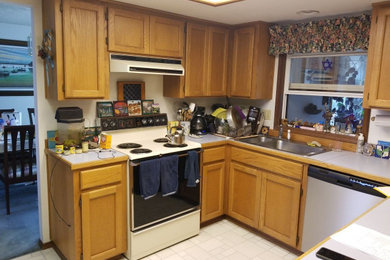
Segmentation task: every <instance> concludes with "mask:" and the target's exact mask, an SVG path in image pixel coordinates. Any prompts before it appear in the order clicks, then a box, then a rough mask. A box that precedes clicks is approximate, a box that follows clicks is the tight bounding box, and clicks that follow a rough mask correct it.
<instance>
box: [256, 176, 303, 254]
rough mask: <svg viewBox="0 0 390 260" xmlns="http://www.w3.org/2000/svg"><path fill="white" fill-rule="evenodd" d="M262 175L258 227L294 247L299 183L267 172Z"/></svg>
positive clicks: (296, 233) (296, 230)
mask: <svg viewBox="0 0 390 260" xmlns="http://www.w3.org/2000/svg"><path fill="white" fill-rule="evenodd" d="M262 176H263V177H262V178H263V179H262V189H261V201H260V222H259V229H260V230H261V231H262V232H264V233H266V234H268V235H270V236H272V237H274V238H276V239H278V240H280V241H282V242H284V243H286V244H289V245H291V246H293V247H295V246H296V245H297V242H298V241H297V235H298V216H299V203H300V191H301V184H300V182H298V181H294V180H291V179H288V178H285V177H281V176H278V175H275V174H272V173H269V172H263V173H262Z"/></svg>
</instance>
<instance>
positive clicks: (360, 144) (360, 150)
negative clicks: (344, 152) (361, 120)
mask: <svg viewBox="0 0 390 260" xmlns="http://www.w3.org/2000/svg"><path fill="white" fill-rule="evenodd" d="M363 145H364V136H363V133H359V137H358V139H357V144H356V152H357V153H363Z"/></svg>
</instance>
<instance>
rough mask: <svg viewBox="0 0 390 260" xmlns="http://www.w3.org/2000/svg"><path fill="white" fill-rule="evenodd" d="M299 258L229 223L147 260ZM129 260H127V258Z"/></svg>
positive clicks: (44, 255)
mask: <svg viewBox="0 0 390 260" xmlns="http://www.w3.org/2000/svg"><path fill="white" fill-rule="evenodd" d="M296 257H297V256H296V255H295V254H292V253H290V252H289V251H287V250H285V249H283V248H281V247H279V246H277V245H275V244H273V243H271V242H269V241H267V240H265V239H263V238H261V237H259V236H257V235H255V234H253V233H251V232H250V231H248V230H246V229H244V228H242V227H240V226H238V225H236V224H235V223H233V222H231V221H229V220H222V221H219V222H217V223H214V224H212V225H209V226H207V227H204V228H202V229H201V230H200V234H199V236H196V237H193V238H191V239H188V240H186V241H183V242H181V243H179V244H176V245H173V246H171V247H169V248H166V249H164V250H161V251H159V252H157V253H155V254H153V255H150V256H147V257H145V258H143V260H205V259H226V260H246V259H254V260H292V259H295V258H296ZM15 259H17V260H25V259H29V260H31V259H34V260H41V259H42V260H57V259H60V258H59V257H58V256H57V254H56V253H55V251H54V250H53V249H51V248H50V249H46V250H42V251H37V252H34V253H32V254H28V255H25V256H21V257H18V258H15ZM123 259H125V258H123Z"/></svg>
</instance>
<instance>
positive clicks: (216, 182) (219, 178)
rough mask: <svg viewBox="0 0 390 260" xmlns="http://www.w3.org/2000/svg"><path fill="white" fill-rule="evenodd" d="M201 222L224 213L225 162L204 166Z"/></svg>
mask: <svg viewBox="0 0 390 260" xmlns="http://www.w3.org/2000/svg"><path fill="white" fill-rule="evenodd" d="M202 174H203V181H202V211H201V222H205V221H207V220H210V219H214V218H217V217H219V216H222V215H223V198H224V196H223V193H224V180H225V177H224V175H225V162H216V163H211V164H208V165H206V166H203V173H202Z"/></svg>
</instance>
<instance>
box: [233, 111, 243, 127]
mask: <svg viewBox="0 0 390 260" xmlns="http://www.w3.org/2000/svg"><path fill="white" fill-rule="evenodd" d="M232 118H233V123H234V128H235V129H239V128H242V127H243V126H244V119H245V115H244V114H243V113H242V111H241V109H240V108H239V107H237V106H234V107H233V110H232Z"/></svg>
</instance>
